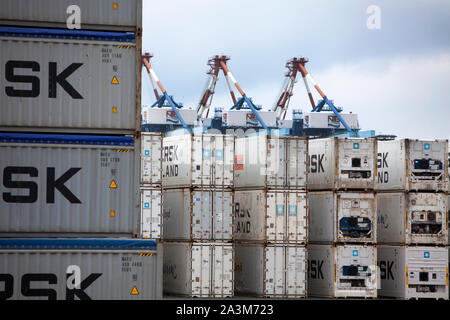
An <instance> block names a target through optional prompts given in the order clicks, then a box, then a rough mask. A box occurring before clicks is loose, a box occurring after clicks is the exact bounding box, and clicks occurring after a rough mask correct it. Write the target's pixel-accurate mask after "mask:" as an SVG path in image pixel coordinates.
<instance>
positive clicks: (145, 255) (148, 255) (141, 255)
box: [139, 237, 153, 257]
mask: <svg viewBox="0 0 450 320" xmlns="http://www.w3.org/2000/svg"><path fill="white" fill-rule="evenodd" d="M147 238H148V237H147ZM152 256H153V253H139V257H152Z"/></svg>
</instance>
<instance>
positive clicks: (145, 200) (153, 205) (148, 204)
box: [141, 188, 163, 239]
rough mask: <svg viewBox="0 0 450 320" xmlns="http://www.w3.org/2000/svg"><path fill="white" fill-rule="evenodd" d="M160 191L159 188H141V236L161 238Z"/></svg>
mask: <svg viewBox="0 0 450 320" xmlns="http://www.w3.org/2000/svg"><path fill="white" fill-rule="evenodd" d="M162 209H163V208H162V191H161V188H141V237H142V238H145V239H161V238H162V233H163V230H162V227H163V224H162V222H163V221H162Z"/></svg>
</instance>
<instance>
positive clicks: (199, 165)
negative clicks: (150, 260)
mask: <svg viewBox="0 0 450 320" xmlns="http://www.w3.org/2000/svg"><path fill="white" fill-rule="evenodd" d="M233 155H234V137H233V136H232V135H221V134H185V132H184V131H183V130H175V131H173V132H171V133H169V134H167V136H165V137H164V138H163V150H162V186H163V208H164V209H163V225H164V228H163V237H164V241H165V243H164V249H165V255H164V291H165V292H166V293H167V294H172V295H183V296H194V297H210V298H216V297H217V298H221V297H231V296H233V294H234V282H233V281H234V278H233V274H234V272H233V263H234V262H233V261H234V248H233V233H232V228H233V204H234V191H233V184H234V177H233Z"/></svg>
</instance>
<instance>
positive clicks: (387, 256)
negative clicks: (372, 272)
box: [378, 245, 449, 300]
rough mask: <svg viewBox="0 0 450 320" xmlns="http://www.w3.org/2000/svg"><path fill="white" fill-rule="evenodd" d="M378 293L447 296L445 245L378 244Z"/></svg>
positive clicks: (437, 297)
mask: <svg viewBox="0 0 450 320" xmlns="http://www.w3.org/2000/svg"><path fill="white" fill-rule="evenodd" d="M378 267H379V268H380V279H381V286H380V290H379V291H378V295H379V296H380V297H390V298H397V299H421V298H428V299H430V298H431V299H445V300H448V290H449V288H448V248H447V247H434V246H433V247H432V246H427V247H419V246H384V245H380V246H378Z"/></svg>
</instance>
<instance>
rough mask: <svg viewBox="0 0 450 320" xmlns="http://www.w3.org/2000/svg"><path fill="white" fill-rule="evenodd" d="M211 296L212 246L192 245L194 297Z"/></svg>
mask: <svg viewBox="0 0 450 320" xmlns="http://www.w3.org/2000/svg"><path fill="white" fill-rule="evenodd" d="M210 294H211V245H208V244H195V245H192V295H193V296H198V297H208V296H210Z"/></svg>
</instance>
